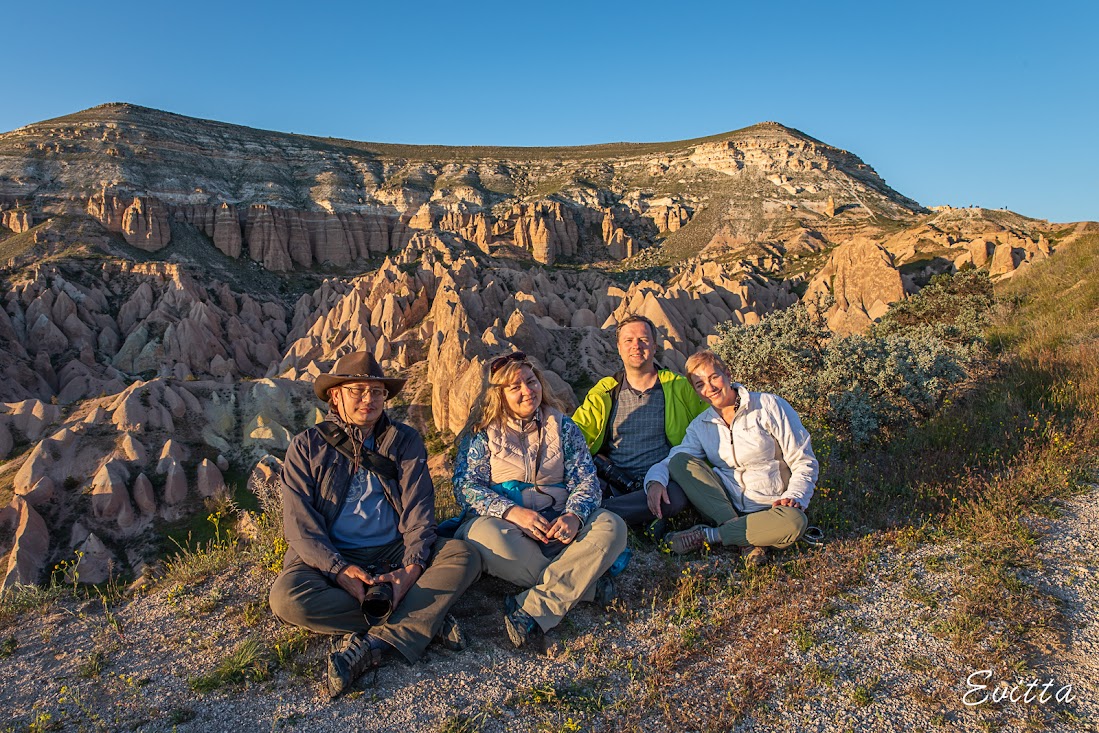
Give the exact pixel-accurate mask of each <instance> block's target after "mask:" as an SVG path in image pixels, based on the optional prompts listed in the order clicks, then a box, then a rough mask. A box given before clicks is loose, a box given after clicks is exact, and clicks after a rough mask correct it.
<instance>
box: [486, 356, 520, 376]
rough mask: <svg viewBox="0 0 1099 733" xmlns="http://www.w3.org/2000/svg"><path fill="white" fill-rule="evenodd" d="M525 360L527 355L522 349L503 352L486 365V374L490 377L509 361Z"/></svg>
mask: <svg viewBox="0 0 1099 733" xmlns="http://www.w3.org/2000/svg"><path fill="white" fill-rule="evenodd" d="M526 360H527V355H526V354H524V353H523V352H522V351H513V352H511V353H510V354H504V355H503V356H498V357H496V358H495V359H493V360H492V361H491V362H490V363H489V365H488V375H489V376H490V377H494V376H496V372H498V371H500V370H501V369H503V368H504V367H506V366H507V365H508V363H509V362H513V361H519V362H523V361H526Z"/></svg>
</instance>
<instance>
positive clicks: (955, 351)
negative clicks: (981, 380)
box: [714, 270, 993, 444]
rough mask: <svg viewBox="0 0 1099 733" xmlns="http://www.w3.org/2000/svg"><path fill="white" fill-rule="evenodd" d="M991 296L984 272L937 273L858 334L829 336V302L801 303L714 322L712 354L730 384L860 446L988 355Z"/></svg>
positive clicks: (934, 403) (917, 413)
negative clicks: (745, 319)
mask: <svg viewBox="0 0 1099 733" xmlns="http://www.w3.org/2000/svg"><path fill="white" fill-rule="evenodd" d="M992 302H993V299H992V286H991V284H990V283H989V281H988V276H987V274H986V273H984V271H980V270H973V271H968V272H964V273H959V274H958V275H956V276H954V277H950V276H938V277H936V278H935V279H933V280H932V281H931V283H930V284H929V285H928V286H927V287H926V288H924V289H923V290H922V291H920V293H918V294H916V295H914V296H912V297H911V298H909V299H907V300H905V301H901V302H900V303H898V304H896V305H894V306H893V307H892V308H891V309H890V310H889V312H888V313H887V314H886V315H885V316H884V317H883V318H882V319H881V320H880V321H879V322H878V323H876V324H874V326H873V327H871V329H870V330H869V332H868V333H866V334H865V335H859V334H856V335H851V336H844V337H834V336H833V335H832V332H831V331H830V330H829V329H828V325H827V323H826V321H825V318H824V311H825V310H826V309H827V308H828V307H829V305H830V304H831V303H830V301H829V300H822V301H818V302H816V303H807V302H805V301H802V302H801V303H798V304H797V305H794V306H792V307H790V308H787V309H785V310H782V311H777V312H775V313H772V314H770V315H768V316H766V317H765V318H764V319H763V320H762V321H761V322H760V323H759V324H757V325H754V326H744V327H742V326H739V325H737V324H734V323H731V322H730V323H724V324H721V325H719V326H718V329H717V330H718V334H719V336H720V337H721V339H720V341H719V343H718V344H717V345H716V346H715V347H714V351H715V352H716V353H717V354H718V355H719V356H721V358H722V359H724V360H725V362H726V363H727V364H728V365H729V367H730V369H731V371H732V375H733V378H734V379H736V380H737V381H739V382H741V383H742V384H744V385H746V386H748V387H749V388H750V389H755V390H761V391H765V392H774V393H776V394H778V395H781V396H782V397H784V398H785V399H786V400H788V401H789V402H790V403H791V404H792V405H793V406H794V408H795V409H797V410H798V412H799V413H800V414H801V415H802V417H803V418H804V419H805V420H806V421H807V422H809V423H811V424H815V425H820V426H822V427H827V428H829V429H830V430H831V431H832V432H833V433H834V434H835V435H836V437H837V438H839V439H841V440H852V441H854V442H856V443H860V444H865V443H868V442H870V441H872V440H874V439H875V438H878V437H889V436H890V435H893V434H896V433H897V432H900V431H903V430H905V429H907V428H908V427H910V426H911V425H913V424H914V423H917V422H919V421H921V420H924V419H926V418H928V417H930V416H931V415H932V414H934V413H935V411H936V410H937V409H938V407H939V406H940V405H941V404H942V401H943V399H944V398H945V397H946V396H947V394H948V393H949V391H950V389H951V388H952V387H954V385H956V384H958V383H959V382H960V381H962V380H963V379H965V378H966V377H967V376H968V373H969V371H970V369H971V368H972V366H973V365H974V364H975V362H976V361H977V360H979V359H980V358H981V357H982V356H983V355H984V354H985V347H984V342H983V340H982V337H981V334H982V333H983V330H984V328H985V326H986V324H987V318H988V314H989V312H990V309H991V306H992Z"/></svg>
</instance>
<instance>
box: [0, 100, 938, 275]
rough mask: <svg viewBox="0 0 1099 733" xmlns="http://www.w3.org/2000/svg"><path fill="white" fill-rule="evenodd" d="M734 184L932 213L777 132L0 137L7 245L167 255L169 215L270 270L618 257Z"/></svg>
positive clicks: (160, 128) (41, 127)
mask: <svg viewBox="0 0 1099 733" xmlns="http://www.w3.org/2000/svg"><path fill="white" fill-rule="evenodd" d="M725 179H729V180H728V181H726V180H725ZM688 181H690V183H688ZM715 181H716V183H715ZM702 182H706V183H705V184H704V185H700V184H701V183H702ZM731 182H741V183H745V182H746V183H747V185H751V186H758V187H760V189H761V195H763V196H765V197H766V198H767V200H768V201H770V200H772V199H773V200H774V201H778V202H781V206H779V207H778V208H777V209H776V210H775V212H776V213H777V212H778V211H780V210H781V211H788V210H790V211H793V210H798V209H801V210H802V211H803V212H815V211H816V210H818V209H824V208H826V203H827V199H828V197H832V199H833V200H835V201H847V202H849V203H848V204H846V205H855V204H856V202H860V203H859V206H869V207H870V208H869V209H867V210H868V211H869V210H873V211H875V212H879V213H883V214H887V215H890V216H909V215H911V214H913V213H916V212H919V211H921V209H920V207H919V206H918V205H917V204H916V203H915V202H913V201H910V200H908V199H906V198H904V197H903V196H901V195H900V194H897V193H896V192H895V191H893V190H892V189H890V188H889V187H888V186H887V185H886V184H885V182H884V181H882V180H881V179H880V178H879V177H878V176H877V174H876V173H874V171H873V169H871V168H870V167H869V166H867V165H866V164H865V163H863V162H862V161H860V160H859V159H858V158H857V157H855V156H854V155H852V154H850V153H847V152H846V151H841V150H837V149H835V148H832V147H831V146H828V145H826V144H824V143H821V142H819V141H816V140H813V139H812V138H809V137H807V136H805V135H803V134H802V133H799V132H797V131H796V130H790V129H789V128H785V127H783V126H781V125H778V124H775V123H764V124H762V125H757V126H755V127H752V128H747V129H745V130H740V131H738V132H734V133H729V134H728V135H725V136H721V139H718V140H710V139H706V140H699V141H684V142H679V143H668V144H646V145H606V146H593V147H590V148H575V149H569V150H568V151H565V153H564V155H562V154H561V151H559V150H556V149H537V148H531V149H515V148H512V149H508V148H470V149H464V148H445V147H428V146H395V145H381V144H369V143H354V142H351V141H343V140H331V139H326V140H319V139H316V138H307V137H303V136H297V135H285V134H279V133H270V132H264V131H259V130H251V129H248V128H241V127H235V126H232V125H225V124H221V123H215V122H210V121H206V120H194V119H189V118H185V117H180V116H178V115H170V114H167V113H162V112H157V111H155V110H149V109H144V108H140V107H134V106H132V105H103V106H101V107H96V108H94V109H90V110H86V111H84V112H81V113H78V114H75V115H71V116H69V117H62V118H59V119H56V120H51V121H48V122H43V123H38V124H35V125H29V126H27V127H24V128H21V129H19V130H15V131H13V132H10V133H7V134H5V135H3V136H0V201H6V202H8V207H13V206H16V205H18V206H20V207H21V211H22V212H23V213H22V214H20V215H19V216H16V215H15V214H10V215H8V217H7V218H5V220H4V221H5V226H8V223H7V222H8V221H9V219H10V220H11V223H12V224H14V225H15V226H8V228H9V229H12V230H13V231H15V230H16V227H17V226H18V227H19V228H21V229H25V228H27V225H28V224H29V221H28V220H27V217H31V218H34V217H37V218H38V219H39V220H41V219H42V218H45V217H48V216H51V215H59V214H68V213H73V212H74V211H80V212H86V213H87V214H89V215H91V216H93V217H95V218H96V219H98V220H99V221H100V222H101V223H102V224H103V225H104V226H105V227H106V228H107V229H108V230H109V231H112V232H116V233H119V234H122V235H123V236H124V237H125V239H126V241H127V242H128V243H130V244H131V245H133V246H135V247H139V248H141V249H144V250H147V251H157V250H159V249H161V248H163V247H164V246H166V245H167V244H168V242H169V241H170V239H171V231H170V220H171V219H172V218H175V219H179V220H182V221H187V222H189V223H191V224H192V225H194V226H196V227H197V228H199V229H200V230H201V231H203V232H204V233H205V234H206V235H207V236H209V237H210V238H211V239H212V240H213V241H214V242H215V244H216V246H217V247H218V248H219V249H220V250H221V251H222V252H224V253H225V254H227V255H229V256H230V257H236V256H238V255H239V254H240V248H241V247H243V248H244V250H245V251H246V252H247V254H248V256H249V257H251V258H252V259H253V260H255V261H257V262H260V263H262V264H263V266H264V267H266V268H268V269H271V270H275V271H288V270H291V269H292V268H294V267H295V266H301V267H308V266H310V265H313V264H326V263H330V264H334V265H345V264H348V263H350V262H353V261H358V260H368V259H370V258H371V257H373V256H375V255H377V254H379V253H382V252H386V251H388V250H392V249H400V247H401V246H403V244H404V243H405V242H406V241H407V240H408V236H409V230H424V229H430V230H435V231H439V232H446V233H449V234H452V235H454V236H455V237H457V238H460V239H461V240H462V241H465V242H468V243H471V244H474V245H476V246H478V247H479V248H480V249H482V250H483V251H485V252H491V251H492V249H493V248H499V247H507V246H513V247H516V248H519V249H520V250H522V251H525V252H527V253H529V255H530V256H531V257H532V258H533V259H534V260H535V261H538V262H542V263H545V264H552V263H554V262H557V261H559V260H567V261H593V260H594V261H598V260H606V259H612V260H620V259H624V258H626V257H630V256H633V255H634V254H636V253H638V252H639V251H640V250H641V249H643V248H644V247H646V246H650V245H652V244H653V243H654V242H656V241H657V240H658V239H660V238H661V235H666V234H668V233H673V232H676V231H678V230H679V229H681V228H682V227H683V226H685V225H686V224H687V223H688V222H689V221H690V220H691V218H692V216H694V214H695V213H696V212H697V211H698V210H699V209H700V208H703V207H705V206H706V205H707V203H708V200H709V199H711V198H712V195H711V193H712V192H711V191H710V189H712V188H715V187H716V188H721V187H723V186H725V185H727V184H729V183H731ZM692 184H694V185H692ZM814 216H815V214H814Z"/></svg>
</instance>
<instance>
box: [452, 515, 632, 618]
mask: <svg viewBox="0 0 1099 733" xmlns="http://www.w3.org/2000/svg"><path fill="white" fill-rule="evenodd" d="M455 536H456V537H458V538H460V539H464V540H466V541H467V542H469V543H470V544H471V545H473V546H474V547H476V548H477V549H478V550H479V551H480V553H481V560H482V561H483V563H484V569H485V572H486V573H488V574H489V575H495V576H496V577H497V578H503V579H504V580H506V581H508V582H509V583H515V584H516V585H518V586H521V587H523V588H526V589H527V590H525V591H523V592H522V593H519V594H518V595H516V596H515V600H516V601H517V602H518V603H519V608H521V609H523V610H524V611H526V612H527V613H528V614H530V615H531V617H532V618H533V619H534V620H535V621H537V622H538V626H539V627H540V628H541V629H542V630H543V631H549V630H550V629H552V628H553V627H554V626H556V625H557V624H559V623H561V619H562V618H564V617H565V614H566V613H568V612H569V610H570V609H571V608H572V607H573V606H575V605H576V604H577V603H579V602H580V601H591V600H592V599H594V598H595V583H596V581H597V580H599V578H600V576H602V575H603V573H605V572H607V569H608V568H609V567H610V566H611V565H613V564H614V561H615V560H616V559H618V556H619V555H620V554H621V553H622V551H623V550H624V549H626V523H625V522H623V521H622V518H621V517H619V516H618V515H617V514H614V513H612V512H608V511H607V510H606V509H597V510H595V511H594V512H592V515H591V516H590V517H588V521H587V522H585V523H584V526H583V527H582V528H581V530H580V533H579V534H578V535H576V539H575V540H573V541H572V542H571V543H569V544H568V545H566V546H565V549H564V550H562V551H561V553H560V554H559V555H557V556H556V557H546V556H545V555H543V554H542V550H541V548H540V545H539V543H538V541H537V540H533V539H531V538H530V537H528V536H526V535H525V534H523V530H521V529H520V528H519V525H517V524H515V523H513V522H509V521H508V520H506V519H497V518H496V517H477V518H476V519H474V520H472V521H468V522H466V523H464V524H463V525H462V526H461V527H460V528H459V529H458V533H457V534H456V535H455Z"/></svg>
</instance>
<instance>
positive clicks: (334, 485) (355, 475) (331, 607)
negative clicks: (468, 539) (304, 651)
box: [270, 352, 481, 697]
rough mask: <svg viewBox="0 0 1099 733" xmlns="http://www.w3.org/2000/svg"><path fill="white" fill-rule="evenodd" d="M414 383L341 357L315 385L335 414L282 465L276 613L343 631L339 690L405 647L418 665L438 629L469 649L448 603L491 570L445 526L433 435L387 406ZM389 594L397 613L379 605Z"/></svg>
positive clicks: (334, 667) (369, 362) (333, 687)
mask: <svg viewBox="0 0 1099 733" xmlns="http://www.w3.org/2000/svg"><path fill="white" fill-rule="evenodd" d="M404 383H405V380H403V379H391V378H388V377H386V376H385V375H384V374H383V372H382V369H381V367H380V366H379V365H378V363H377V362H376V361H375V360H374V357H373V356H371V355H370V354H368V353H366V352H357V353H354V354H348V355H347V356H344V357H341V358H340V359H339V360H337V361H336V363H335V365H334V366H333V367H332V371H331V372H330V373H328V374H322V375H321V376H319V377H318V378H317V381H316V382H315V383H314V385H313V390H314V392H315V393H316V395H317V397H318V398H319V399H321V400H325V401H327V402H328V405H329V411H328V414H327V415H326V416H325V418H324V420H323V421H322V422H321V423H319V424H318V425H316V426H314V427H312V428H309V429H308V430H306V431H304V432H302V433H300V434H298V435H297V436H296V437H295V438H294V440H293V441H292V442H291V443H290V447H289V448H288V449H287V451H286V460H285V461H284V462H283V469H282V504H283V532H284V533H285V535H286V541H287V543H288V544H289V549H288V550H287V552H286V557H285V559H284V560H283V571H282V573H280V574H279V576H278V578H276V579H275V583H274V585H273V586H272V588H271V598H270V602H271V610H272V611H273V612H274V613H275V615H276V616H277V617H278V618H280V619H282V620H283V621H285V622H287V623H290V624H293V625H295V626H303V627H305V628H308V629H311V630H313V631H317V632H320V633H323V634H337V635H339V636H338V637H337V640H336V643H334V644H333V650H332V653H331V655H330V656H329V660H328V691H329V694H330V695H331V696H332V697H336V696H337V695H339V694H341V693H342V692H344V690H346V689H347V688H348V687H349V686H350V685H351V684H352V683H353V682H354V681H355V680H356V679H358V677H359V676H360V675H362V674H363V672H365V671H366V670H368V669H370V668H372V667H377V666H380V665H381V664H383V663H384V659H385V657H386V656H387V655H389V654H391V653H392V652H394V651H396V652H399V653H400V654H401V656H403V657H404V658H405V659H407V660H408V661H410V662H411V661H415V660H416V659H418V658H419V657H420V656H421V655H422V654H423V652H424V650H425V649H426V648H427V645H428V644H429V643H431V641H432V639H435V638H439V640H440V641H442V642H443V643H444V644H445V645H446V646H448V647H449V648H451V649H456V650H457V649H461V648H464V646H465V642H464V640H463V639H462V636H461V632H460V630H459V629H458V628H457V624H456V622H455V621H454V618H453V617H452V616H450V614H449V613H448V612H449V610H450V607H451V606H452V605H453V604H454V602H455V601H457V600H458V597H459V596H460V595H461V594H462V593H463V592H464V591H465V590H466V588H468V587H469V586H470V585H471V584H472V583H473V582H474V581H475V580H476V579H477V577H478V575H479V574H480V570H481V563H480V557H479V555H478V554H477V552H476V550H474V549H473V548H472V547H471V546H470V545H468V544H466V543H465V542H462V541H461V540H453V539H444V538H440V537H437V535H436V532H435V526H436V525H435V489H434V486H433V485H432V483H431V476H430V474H429V473H428V470H427V451H426V449H425V447H424V441H423V438H421V437H420V434H419V433H418V432H416V430H414V429H413V428H411V427H409V426H408V425H405V424H403V423H399V422H396V421H395V420H392V419H390V418H389V416H388V415H387V414H386V411H385V401H386V400H387V399H389V398H390V397H393V396H394V395H396V394H397V393H398V392H400V390H401V388H402V387H403V386H404ZM387 589H388V590H390V591H391V593H392V599H391V606H386V601H385V591H386V590H387ZM379 591H380V592H381V596H380V600H381V601H382V605H383V608H384V610H389V615H388V617H386V618H379V616H378V614H377V613H376V610H377V609H376V608H375V606H376V604H375V601H377V600H379V595H378V594H379ZM364 600H366V603H364ZM367 613H370V614H372V615H371V617H370V618H368V617H367ZM383 613H384V611H383Z"/></svg>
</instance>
